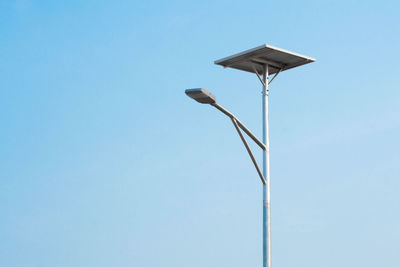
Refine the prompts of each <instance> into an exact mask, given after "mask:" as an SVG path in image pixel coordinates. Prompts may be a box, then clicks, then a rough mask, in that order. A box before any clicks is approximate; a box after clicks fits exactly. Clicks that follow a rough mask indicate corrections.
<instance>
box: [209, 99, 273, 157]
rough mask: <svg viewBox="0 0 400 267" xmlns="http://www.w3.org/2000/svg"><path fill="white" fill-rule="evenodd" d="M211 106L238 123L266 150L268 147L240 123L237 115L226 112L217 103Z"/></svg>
mask: <svg viewBox="0 0 400 267" xmlns="http://www.w3.org/2000/svg"><path fill="white" fill-rule="evenodd" d="M210 105H211V106H214V107H215V108H216V109H218V110H219V111H221V112H222V113H224V114H225V115H226V116H228V117H229V118H231V119H232V120H235V121H236V123H237V124H238V126H239V127H240V128H241V129H242V130H243V131H244V132H245V133H246V134H247V135H248V136H249V137H250V138H251V139H253V141H254V142H255V143H256V144H257V145H258V146H259V147H261V149H262V150H266V149H267V147H266V146H265V145H264V143H263V142H261V141H260V140H259V139H258V138H257V137H256V136H255V135H254V134H253V133H252V132H251V131H250V130H249V129H247V127H246V126H244V124H243V123H242V122H241V121H239V120H238V119H237V118H236V117H235V115H233V114H232V113H230V112H229V111H228V110H226V109H225V108H223V107H222V106H220V105H219V104H217V103H214V104H210Z"/></svg>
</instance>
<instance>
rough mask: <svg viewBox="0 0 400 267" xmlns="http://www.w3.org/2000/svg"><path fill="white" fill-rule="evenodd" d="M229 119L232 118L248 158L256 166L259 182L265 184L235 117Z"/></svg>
mask: <svg viewBox="0 0 400 267" xmlns="http://www.w3.org/2000/svg"><path fill="white" fill-rule="evenodd" d="M231 120H232V122H233V125H234V126H235V129H236V131H237V132H238V134H239V136H240V139H242V142H243V144H244V146H245V147H246V150H247V152H248V153H249V156H250V158H251V161H252V162H253V164H254V167H256V170H257V173H258V176H260V179H261V182H262V183H263V184H264V185H265V184H266V181H265V178H264V176H263V175H262V173H261V170H260V168H259V167H258V165H257V161H256V159H255V158H254V156H253V153H251V150H250V147H249V145H248V144H247V141H246V139H245V138H244V136H243V134H242V132H241V131H240V129H239V125H238V123H237V121H236V119H234V118H231Z"/></svg>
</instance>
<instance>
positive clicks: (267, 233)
mask: <svg viewBox="0 0 400 267" xmlns="http://www.w3.org/2000/svg"><path fill="white" fill-rule="evenodd" d="M263 82H264V85H263V91H262V113H263V142H264V144H265V146H266V149H265V150H263V175H264V177H265V180H266V184H263V267H271V207H270V172H269V125H268V124H269V123H268V93H269V92H268V65H267V64H266V65H264V72H263Z"/></svg>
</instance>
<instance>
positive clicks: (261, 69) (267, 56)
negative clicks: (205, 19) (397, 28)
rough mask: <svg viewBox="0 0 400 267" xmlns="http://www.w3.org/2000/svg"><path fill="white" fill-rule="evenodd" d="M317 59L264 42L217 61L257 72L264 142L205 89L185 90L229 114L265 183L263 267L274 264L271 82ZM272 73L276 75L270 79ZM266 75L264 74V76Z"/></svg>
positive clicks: (196, 98)
mask: <svg viewBox="0 0 400 267" xmlns="http://www.w3.org/2000/svg"><path fill="white" fill-rule="evenodd" d="M314 61H315V59H313V58H311V57H307V56H303V55H300V54H297V53H293V52H290V51H287V50H284V49H281V48H277V47H274V46H271V45H266V44H264V45H261V46H258V47H256V48H253V49H250V50H246V51H244V52H241V53H238V54H235V55H232V56H229V57H226V58H223V59H220V60H217V61H215V62H214V63H215V64H217V65H221V66H223V67H224V68H234V69H238V70H242V71H247V72H251V73H254V74H256V75H257V78H258V79H259V80H260V82H261V84H262V86H263V87H262V88H263V90H262V115H263V141H262V142H261V141H260V140H259V139H258V138H257V137H256V136H255V135H254V134H253V133H252V132H250V130H248V129H247V128H246V127H245V126H244V125H243V124H242V123H241V122H240V121H239V120H238V119H237V118H236V117H235V116H234V115H233V114H232V113H230V112H229V111H228V110H226V109H225V108H223V107H222V106H220V105H219V104H218V103H217V102H216V98H215V96H214V95H213V94H211V93H210V92H208V91H207V90H205V89H203V88H196V89H187V90H186V91H185V93H186V94H187V95H188V96H189V97H191V98H192V99H194V100H196V101H197V102H199V103H202V104H210V105H212V106H214V107H215V108H217V109H218V110H220V111H221V112H222V113H224V114H225V115H227V116H228V117H229V118H230V119H231V120H232V123H233V125H234V126H235V129H236V131H237V132H238V134H239V136H240V139H241V140H242V142H243V144H244V146H245V147H246V150H247V152H248V153H249V156H250V158H251V160H252V162H253V164H254V167H255V168H256V170H257V173H258V175H259V177H260V179H261V182H262V184H263V267H271V207H270V164H269V162H270V159H269V122H268V96H269V89H268V87H269V84H270V83H271V82H272V81H273V80H274V79H275V78H276V77H277V76H278V74H279V73H281V72H282V71H285V70H288V69H292V68H295V67H298V66H302V65H305V64H308V63H311V62H314ZM270 74H275V75H274V76H273V77H272V78H271V79H269V75H270ZM261 75H262V77H261ZM240 129H242V130H243V131H244V132H245V133H246V134H247V135H248V136H249V137H250V138H251V139H252V140H253V141H254V142H255V143H256V144H257V145H258V146H259V147H260V148H261V149H262V150H263V171H262V172H261V171H260V168H259V167H258V165H257V162H256V160H255V158H254V156H253V153H252V152H251V150H250V148H249V146H248V144H247V142H246V139H245V138H244V137H243V134H242V132H241V131H240Z"/></svg>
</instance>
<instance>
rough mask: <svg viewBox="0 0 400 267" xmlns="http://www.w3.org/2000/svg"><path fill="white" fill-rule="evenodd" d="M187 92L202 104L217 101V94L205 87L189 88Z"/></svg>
mask: <svg viewBox="0 0 400 267" xmlns="http://www.w3.org/2000/svg"><path fill="white" fill-rule="evenodd" d="M185 93H186V94H187V95H188V96H189V97H190V98H192V99H194V100H196V101H197V102H199V103H202V104H215V103H216V102H217V101H216V98H215V96H214V95H213V94H211V93H210V92H208V91H207V90H206V89H203V88H195V89H187V90H185Z"/></svg>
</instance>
